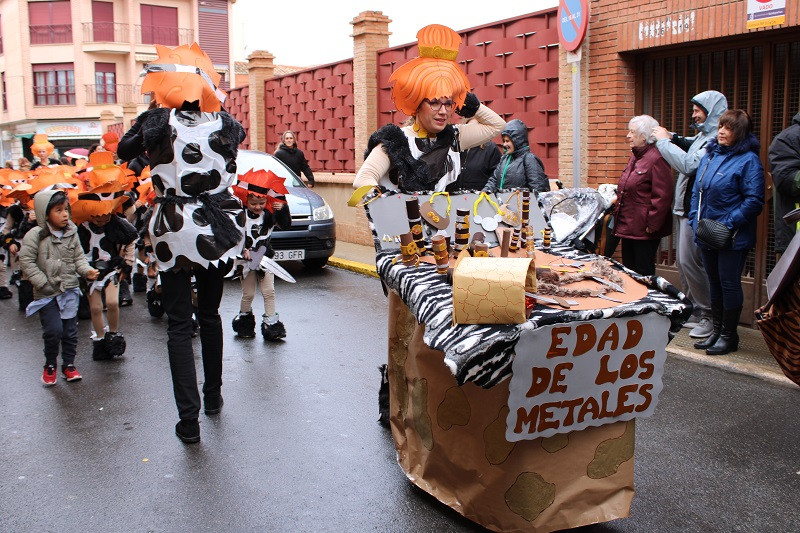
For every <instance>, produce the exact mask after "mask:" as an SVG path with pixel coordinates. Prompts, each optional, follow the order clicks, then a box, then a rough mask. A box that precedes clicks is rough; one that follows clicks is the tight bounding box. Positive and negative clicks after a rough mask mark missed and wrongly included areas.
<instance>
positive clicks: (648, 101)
mask: <svg viewBox="0 0 800 533" xmlns="http://www.w3.org/2000/svg"><path fill="white" fill-rule="evenodd" d="M589 7H590V16H589V25H588V31H587V34H586V39H585V41H584V43H583V45H582V46H581V54H582V57H581V61H580V62H579V63H578V64H577V66H576V64H575V63H567V61H566V60H567V55H566V52H565V51H564V50H563V49H562V50H561V51H560V56H561V67H560V80H561V83H560V84H559V85H560V94H559V115H560V118H561V120H560V124H561V127H560V138H559V152H558V156H559V160H560V165H559V172H560V177H561V180H562V181H563V182H564V183H572V181H573V177H572V159H573V151H572V144H573V143H572V138H573V128H572V96H573V94H572V84H571V83H570V81H571V80H572V79H573V76H574V73H573V69H574V68H578V69H580V82H581V85H580V87H581V88H580V91H581V93H580V101H581V102H583V103H584V105H582V106H581V111H580V112H581V114H582V116H581V117H580V124H581V131H580V132H579V135H580V139H581V142H580V143H579V146H580V150H581V153H580V161H581V171H580V176H581V182H582V184H583V185H584V186H586V185H588V186H590V187H596V186H597V185H599V184H601V183H616V182H617V180H618V178H619V176H620V174H621V172H622V170H623V169H624V168H625V164H626V162H627V160H628V157H629V156H630V149H629V147H628V144H627V142H626V141H625V134H626V133H627V124H628V121H629V120H630V119H631V118H632V117H633V116H635V115H640V114H649V115H652V116H653V117H654V118H655V119H656V120H658V121H659V122H660V123H661V124H662V125H663V126H664V127H666V128H667V129H669V130H670V131H675V132H678V133H679V134H681V135H693V133H692V131H691V130H690V129H689V124H690V122H691V112H692V111H691V104H690V103H689V100H690V99H691V98H692V96H694V95H695V94H697V93H699V92H702V91H705V90H710V89H713V90H717V91H720V92H722V93H723V94H725V96H726V97H727V99H728V104H729V107H731V108H741V109H745V110H746V111H747V112H748V113H749V114H750V115H751V116H752V118H753V124H754V133H755V134H756V136H757V137H758V138H759V140H760V142H761V159H762V162H763V164H764V168H765V169H766V170H769V163H768V161H767V149H768V147H769V144H770V142H771V141H772V138H773V137H774V136H775V135H776V134H777V133H779V132H780V131H781V130H782V129H783V128H785V127H786V126H788V125H789V122H790V121H791V117H792V116H793V115H794V114H795V113H797V112H798V111H800V2H798V1H797V0H785V1H783V0H781V1H775V2H763V1H761V0H758V1H756V0H623V1H619V0H591V1H590V2H589ZM768 10H769V11H773V12H772V13H771V14H772V15H776V14H777V15H779V16H773V17H771V18H765V19H759V15H760V13H759V12H760V11H768ZM765 200H766V202H765V205H764V211H763V212H762V214H761V216H760V218H759V222H758V224H759V228H758V231H759V239H758V244H757V247H756V249H755V250H754V251H753V252H752V253H751V255H750V258H749V260H748V262H747V265H746V266H745V271H744V274H743V277H742V281H743V286H744V287H745V312H743V313H742V320H743V321H744V322H750V321H751V320H752V318H751V317H752V311H753V310H754V309H755V308H756V307H758V306H759V305H760V304H761V303H763V302H764V301H765V294H766V292H765V288H764V280H765V279H766V276H767V275H768V274H769V272H770V271H771V269H772V267H773V266H774V264H775V256H774V254H773V253H772V247H773V242H774V238H773V233H772V179H771V177H770V176H769V174H768V173H767V176H766V198H765ZM673 235H674V232H673ZM657 267H658V273H659V274H661V275H663V276H664V277H666V278H667V279H669V280H670V281H671V282H672V283H674V284H675V285H676V286H679V285H680V282H679V279H678V273H677V267H676V265H675V243H674V241H673V239H672V238H668V239H664V241H663V242H662V246H661V250H660V254H659V258H658V265H657Z"/></svg>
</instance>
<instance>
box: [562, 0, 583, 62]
mask: <svg viewBox="0 0 800 533" xmlns="http://www.w3.org/2000/svg"><path fill="white" fill-rule="evenodd" d="M588 25H589V0H559V1H558V39H559V42H560V43H561V46H563V47H564V49H565V50H566V51H568V52H574V51H575V50H577V49H578V47H579V46H580V45H581V43H582V42H583V38H584V37H585V36H586V27H587V26H588Z"/></svg>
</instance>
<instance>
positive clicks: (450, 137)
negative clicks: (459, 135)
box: [364, 124, 455, 192]
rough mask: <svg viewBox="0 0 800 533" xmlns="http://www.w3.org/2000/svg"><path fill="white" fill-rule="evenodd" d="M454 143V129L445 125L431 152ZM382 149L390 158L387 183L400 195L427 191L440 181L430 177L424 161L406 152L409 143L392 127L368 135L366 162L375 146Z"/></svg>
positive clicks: (399, 131) (404, 136) (404, 135)
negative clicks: (401, 193) (396, 189)
mask: <svg viewBox="0 0 800 533" xmlns="http://www.w3.org/2000/svg"><path fill="white" fill-rule="evenodd" d="M454 141H455V128H454V127H453V126H452V125H450V124H448V125H447V126H446V127H445V129H444V130H442V131H441V132H440V133H439V134H438V135H437V136H436V142H435V143H434V144H433V147H432V150H435V149H437V148H444V147H447V148H449V147H450V146H452V145H453V143H454ZM378 144H381V145H383V150H384V152H386V155H387V156H389V161H390V162H391V166H390V167H389V179H390V180H391V182H392V183H394V184H395V185H397V186H398V188H399V189H400V191H401V192H418V191H430V190H433V189H434V187H435V186H436V182H437V181H439V177H436V176H431V172H430V169H429V168H428V165H427V164H425V162H424V161H420V160H419V159H414V157H413V156H412V155H411V150H410V149H409V148H408V139H407V137H406V134H405V133H403V130H402V129H400V128H399V127H398V126H396V125H394V124H387V125H386V126H383V127H382V128H381V129H379V130H378V131H376V132H375V133H373V134H372V135H370V137H369V142H368V143H367V150H366V152H365V153H364V158H365V159H366V158H367V157H368V156H369V154H370V152H372V150H373V149H374V148H375V147H376V146H377V145H378Z"/></svg>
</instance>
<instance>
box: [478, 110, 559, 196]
mask: <svg viewBox="0 0 800 533" xmlns="http://www.w3.org/2000/svg"><path fill="white" fill-rule="evenodd" d="M502 135H503V150H504V152H505V153H504V155H503V156H502V157H501V158H500V163H498V164H497V167H496V168H495V169H494V172H493V173H492V177H491V178H489V181H488V182H487V183H486V186H485V187H484V188H483V192H490V193H491V192H497V191H498V190H505V189H520V188H525V189H528V190H529V191H533V192H535V193H537V194H538V193H540V192H547V191H549V190H550V182H549V181H548V180H547V176H546V175H545V173H544V165H542V161H541V160H540V159H539V158H538V157H537V156H536V154H534V153H533V152H531V148H530V146H529V145H528V127H527V126H526V125H525V123H524V122H522V121H521V120H519V119H514V120H512V121H511V122H509V123H508V124H507V125H506V127H505V129H504V130H503V132H502Z"/></svg>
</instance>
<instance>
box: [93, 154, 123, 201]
mask: <svg viewBox="0 0 800 533" xmlns="http://www.w3.org/2000/svg"><path fill="white" fill-rule="evenodd" d="M83 178H84V179H85V180H86V186H87V188H88V189H89V190H90V191H95V192H98V191H99V192H117V191H122V190H125V189H127V188H128V185H129V180H128V176H127V175H126V174H125V170H123V169H122V168H121V167H120V166H119V165H115V164H114V154H113V153H111V152H92V153H91V154H90V155H89V168H88V170H87V171H86V173H85V174H84V175H83Z"/></svg>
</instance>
